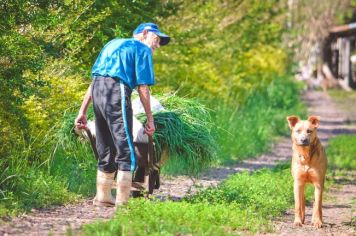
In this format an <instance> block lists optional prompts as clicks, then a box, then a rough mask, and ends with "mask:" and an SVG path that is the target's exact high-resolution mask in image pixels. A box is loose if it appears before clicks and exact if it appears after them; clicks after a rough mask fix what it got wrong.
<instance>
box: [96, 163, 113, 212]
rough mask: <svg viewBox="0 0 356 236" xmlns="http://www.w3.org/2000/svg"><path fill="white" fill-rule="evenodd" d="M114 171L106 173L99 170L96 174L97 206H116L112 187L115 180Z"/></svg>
mask: <svg viewBox="0 0 356 236" xmlns="http://www.w3.org/2000/svg"><path fill="white" fill-rule="evenodd" d="M114 178H115V172H114V173H105V172H103V171H100V170H98V172H97V176H96V196H95V198H94V200H93V205H95V206H115V199H114V198H113V196H112V195H111V187H112V183H113V182H114Z"/></svg>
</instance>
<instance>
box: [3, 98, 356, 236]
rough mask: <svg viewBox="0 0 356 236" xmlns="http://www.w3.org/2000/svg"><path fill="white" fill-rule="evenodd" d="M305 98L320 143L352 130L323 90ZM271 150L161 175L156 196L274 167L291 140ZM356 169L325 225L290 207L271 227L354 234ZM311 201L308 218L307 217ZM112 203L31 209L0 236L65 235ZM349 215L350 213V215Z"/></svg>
mask: <svg viewBox="0 0 356 236" xmlns="http://www.w3.org/2000/svg"><path fill="white" fill-rule="evenodd" d="M304 98H305V102H306V103H307V104H308V107H310V110H309V113H310V114H311V113H313V114H315V115H320V116H321V117H322V122H321V127H320V129H319V137H320V138H321V140H322V142H323V143H324V144H327V140H328V139H329V138H331V137H333V136H335V135H338V134H344V133H356V128H355V127H349V126H347V125H346V121H347V120H349V117H347V116H346V115H345V114H346V112H341V111H338V110H337V109H336V107H334V106H333V104H332V102H331V99H330V97H329V96H327V95H326V94H324V93H321V92H307V93H305V95H304ZM272 150H273V151H272V152H270V153H267V154H264V155H261V156H259V157H257V158H254V159H249V160H246V161H244V162H241V163H236V164H234V165H231V166H227V167H218V168H212V169H210V170H208V171H206V172H205V173H203V174H202V175H201V176H200V177H199V178H189V177H187V176H178V177H174V178H162V180H161V182H162V183H161V188H160V190H159V191H157V192H155V195H156V196H157V197H160V198H172V199H176V198H181V197H183V196H184V195H186V194H191V193H194V192H196V191H197V190H199V189H201V188H205V187H208V186H216V185H217V184H218V183H220V182H221V181H222V180H224V179H225V178H227V176H228V175H231V174H234V173H237V172H240V171H242V170H249V171H253V170H256V169H259V168H264V167H273V166H276V165H277V164H278V163H280V162H285V161H289V159H290V156H291V141H290V139H289V138H282V139H280V140H279V141H278V142H277V144H275V145H274V147H273V148H272ZM355 177H356V173H353V175H351V176H350V179H349V181H347V182H346V183H345V184H344V185H340V186H341V187H339V188H332V189H331V191H330V192H329V194H328V196H327V198H326V201H324V202H325V203H324V209H325V210H324V214H325V222H326V224H325V225H326V227H324V228H322V229H320V230H317V231H315V230H314V229H312V228H311V227H309V226H306V227H303V228H301V229H294V228H293V227H292V222H293V211H292V210H289V211H288V212H287V213H286V215H285V216H284V217H282V218H281V219H277V220H276V222H275V229H276V233H277V234H278V235H280V234H282V235H325V234H326V235H355V234H356V230H355V227H354V226H351V225H350V222H351V217H352V216H355V196H356V183H355ZM310 208H311V207H310V206H309V207H308V212H307V219H306V221H307V222H308V221H310V219H309V218H310V217H311V216H310ZM113 214H114V210H113V208H99V207H95V206H93V205H91V202H90V200H84V201H82V202H79V203H77V204H71V205H68V206H60V207H53V208H49V209H39V210H34V211H33V212H31V213H29V214H24V215H22V216H19V217H16V218H14V219H12V220H11V221H10V222H6V223H2V224H1V223H0V236H3V235H4V236H5V235H48V234H52V235H64V234H65V233H66V230H68V229H71V230H74V231H76V230H78V229H79V228H80V226H81V225H82V224H85V223H89V222H93V221H95V220H99V219H109V218H111V217H112V216H113ZM352 214H353V215H352Z"/></svg>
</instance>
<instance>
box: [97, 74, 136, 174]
mask: <svg viewBox="0 0 356 236" xmlns="http://www.w3.org/2000/svg"><path fill="white" fill-rule="evenodd" d="M92 100H93V106H94V114H95V129H96V130H95V132H96V148H97V151H98V154H99V162H98V169H99V170H101V171H103V172H107V173H112V172H115V171H116V170H118V169H119V170H122V171H133V170H134V169H135V167H136V160H135V152H134V146H133V143H132V142H133V138H132V108H131V89H130V88H129V87H128V86H127V85H125V84H124V83H122V82H120V81H119V80H116V79H113V78H110V77H95V78H94V80H93V85H92Z"/></svg>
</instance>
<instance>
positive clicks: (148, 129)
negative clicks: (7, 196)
mask: <svg viewBox="0 0 356 236" xmlns="http://www.w3.org/2000/svg"><path fill="white" fill-rule="evenodd" d="M155 131H156V128H155V123H154V121H153V120H152V121H147V123H146V125H145V133H146V134H147V135H148V136H152V135H153V133H154V132H155Z"/></svg>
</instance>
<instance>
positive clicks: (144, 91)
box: [137, 85, 156, 136]
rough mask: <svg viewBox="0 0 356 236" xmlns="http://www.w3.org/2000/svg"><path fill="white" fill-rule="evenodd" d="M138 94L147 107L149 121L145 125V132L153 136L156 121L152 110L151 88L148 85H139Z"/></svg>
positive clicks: (145, 107) (144, 106)
mask: <svg viewBox="0 0 356 236" xmlns="http://www.w3.org/2000/svg"><path fill="white" fill-rule="evenodd" d="M137 91H138V95H139V96H140V100H141V103H142V105H143V108H144V109H145V113H146V116H147V123H146V125H145V133H146V134H147V135H148V136H152V135H153V133H154V132H155V130H156V128H155V122H154V120H153V116H152V111H151V102H150V90H149V88H148V86H147V85H139V86H138V90H137Z"/></svg>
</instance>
